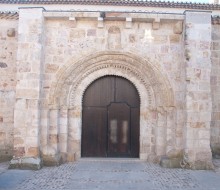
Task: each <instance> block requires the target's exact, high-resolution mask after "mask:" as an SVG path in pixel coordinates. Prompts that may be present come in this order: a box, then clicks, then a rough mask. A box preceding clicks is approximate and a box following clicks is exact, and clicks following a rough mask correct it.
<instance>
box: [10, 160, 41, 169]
mask: <svg viewBox="0 0 220 190" xmlns="http://www.w3.org/2000/svg"><path fill="white" fill-rule="evenodd" d="M41 167H42V162H41V159H40V158H34V157H23V158H13V159H12V160H11V161H10V165H9V169H30V170H39V169H41Z"/></svg>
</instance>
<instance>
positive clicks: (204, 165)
mask: <svg viewBox="0 0 220 190" xmlns="http://www.w3.org/2000/svg"><path fill="white" fill-rule="evenodd" d="M192 169H193V170H213V169H214V165H213V163H212V161H200V160H198V161H195V162H194V163H193V164H192Z"/></svg>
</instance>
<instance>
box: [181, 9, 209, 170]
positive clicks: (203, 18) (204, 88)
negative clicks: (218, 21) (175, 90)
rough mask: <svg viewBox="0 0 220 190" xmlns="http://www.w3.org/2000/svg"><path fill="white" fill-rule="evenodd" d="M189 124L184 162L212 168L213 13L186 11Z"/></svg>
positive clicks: (187, 118) (186, 133) (190, 165)
mask: <svg viewBox="0 0 220 190" xmlns="http://www.w3.org/2000/svg"><path fill="white" fill-rule="evenodd" d="M185 30H186V31H185V63H186V126H185V147H184V148H185V150H184V162H183V163H185V164H186V163H187V165H188V167H191V168H192V169H210V168H212V154H211V150H210V121H211V108H212V103H211V91H210V71H211V60H210V55H211V52H210V46H211V12H192V11H186V12H185Z"/></svg>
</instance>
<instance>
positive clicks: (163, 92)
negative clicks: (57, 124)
mask: <svg viewBox="0 0 220 190" xmlns="http://www.w3.org/2000/svg"><path fill="white" fill-rule="evenodd" d="M106 75H116V76H121V77H124V78H126V79H128V80H130V81H131V82H132V83H133V84H134V85H135V86H136V88H137V90H138V93H139V95H140V99H141V102H146V100H147V102H146V103H145V106H147V107H148V108H156V107H159V106H160V107H161V106H162V107H169V106H173V105H174V100H173V93H172V88H171V85H170V83H169V81H168V79H167V77H166V76H164V73H163V74H162V71H161V70H160V68H159V67H158V64H157V63H151V62H150V61H149V60H146V59H142V58H140V57H138V56H136V55H133V54H131V53H118V52H99V53H96V54H93V55H90V56H88V57H86V58H84V59H82V60H79V61H78V62H75V63H72V62H70V63H69V64H68V65H67V66H66V67H64V68H63V69H62V70H61V71H60V72H59V73H58V74H57V79H58V80H57V83H55V84H54V85H53V86H52V88H51V91H50V101H49V102H50V106H51V107H54V106H55V107H67V108H73V107H74V105H75V106H76V105H77V106H80V104H81V103H79V101H80V102H81V101H82V96H83V93H84V91H85V90H86V88H87V87H88V86H89V85H90V84H91V83H92V82H93V81H94V80H96V79H98V78H100V77H102V76H106ZM141 106H142V105H141Z"/></svg>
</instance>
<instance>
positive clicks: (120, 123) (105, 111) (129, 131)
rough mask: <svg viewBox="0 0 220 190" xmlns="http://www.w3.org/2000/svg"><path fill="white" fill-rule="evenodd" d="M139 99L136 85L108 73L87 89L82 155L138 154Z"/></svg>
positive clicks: (84, 104) (116, 155)
mask: <svg viewBox="0 0 220 190" xmlns="http://www.w3.org/2000/svg"><path fill="white" fill-rule="evenodd" d="M139 115H140V100H139V95H138V92H137V90H136V88H135V86H134V85H133V84H132V83H131V82H129V81H128V80H126V79H124V78H122V77H116V76H106V77H102V78H99V79H98V80H96V81H94V82H93V83H92V84H91V85H90V86H89V87H88V88H87V90H86V91H85V93H84V97H83V116H82V120H83V121H82V143H81V144H82V149H81V150H82V157H131V158H132V157H133V158H135V157H139V133H140V132H139V118H140V116H139Z"/></svg>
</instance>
